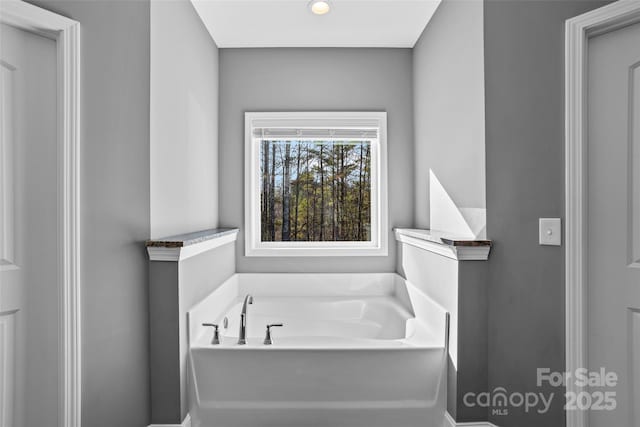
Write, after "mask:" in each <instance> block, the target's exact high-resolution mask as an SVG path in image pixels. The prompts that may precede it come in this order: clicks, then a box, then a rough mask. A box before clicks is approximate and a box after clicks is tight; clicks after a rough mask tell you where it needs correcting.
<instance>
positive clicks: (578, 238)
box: [565, 0, 640, 427]
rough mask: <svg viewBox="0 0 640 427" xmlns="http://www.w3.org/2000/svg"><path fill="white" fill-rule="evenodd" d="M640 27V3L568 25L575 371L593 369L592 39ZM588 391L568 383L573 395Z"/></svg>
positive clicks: (570, 300) (580, 424)
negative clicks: (589, 208)
mask: <svg viewBox="0 0 640 427" xmlns="http://www.w3.org/2000/svg"><path fill="white" fill-rule="evenodd" d="M637 22H640V2H638V1H637V0H620V1H618V2H615V3H612V4H610V5H607V6H604V7H602V8H599V9H596V10H593V11H591V12H587V13H585V14H582V15H579V16H576V17H574V18H571V19H569V20H567V21H566V25H565V212H566V213H565V215H566V237H565V239H566V248H565V256H566V270H565V287H566V289H565V299H566V301H565V308H566V314H565V315H566V325H565V328H566V329H565V332H566V364H567V366H566V368H567V371H569V372H575V370H576V369H578V368H581V367H586V366H587V330H586V329H587V323H586V320H587V317H586V315H587V313H586V302H587V301H586V295H587V281H586V231H587V230H586V227H587V218H586V214H587V213H586V202H587V163H586V161H587V134H586V125H587V123H586V112H587V104H586V102H587V94H586V82H587V47H588V43H589V39H590V38H592V37H594V36H597V35H600V34H603V33H607V32H610V31H613V30H616V29H619V28H621V27H623V26H626V25H631V24H634V23H637ZM583 389H584V388H582V387H577V386H576V385H575V384H573V383H572V382H571V381H569V382H567V392H573V393H579V392H580V391H582V390H583ZM587 414H588V411H567V412H566V419H567V427H587V426H588V422H589V420H588V417H587Z"/></svg>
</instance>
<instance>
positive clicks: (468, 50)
mask: <svg viewBox="0 0 640 427" xmlns="http://www.w3.org/2000/svg"><path fill="white" fill-rule="evenodd" d="M483 7H484V6H483V3H482V2H481V1H475V0H471V1H469V0H464V1H458V0H444V1H443V2H442V3H441V4H440V6H439V7H438V10H436V13H435V14H434V16H433V18H431V21H429V24H428V25H427V27H426V29H425V30H424V32H423V33H422V36H421V37H420V39H419V40H418V43H416V45H415V47H414V49H413V89H414V95H413V97H414V98H413V99H414V101H413V103H414V113H415V118H414V120H415V121H414V129H415V158H414V161H415V164H416V166H415V206H414V208H415V219H416V221H415V226H416V227H420V228H429V225H430V224H429V209H430V206H429V169H432V170H433V172H434V173H435V175H436V176H437V177H438V179H439V180H440V182H441V183H442V185H443V187H444V188H445V190H447V192H448V193H449V195H450V196H451V198H452V199H453V201H454V202H455V203H456V205H457V206H458V207H462V208H481V209H482V208H485V141H484V138H485V135H484V133H485V132H484V55H483V51H484V50H483Z"/></svg>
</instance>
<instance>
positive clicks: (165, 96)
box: [150, 0, 218, 239]
mask: <svg viewBox="0 0 640 427" xmlns="http://www.w3.org/2000/svg"><path fill="white" fill-rule="evenodd" d="M150 7H151V37H150V44H151V76H150V79H151V113H150V120H151V125H150V127H151V135H150V137H151V142H150V144H151V238H153V239H155V238H161V237H165V236H169V235H173V234H181V233H187V232H192V231H197V230H204V229H208V228H215V227H217V225H218V170H217V167H216V166H217V164H218V48H217V47H216V45H215V43H214V42H213V39H212V38H211V36H210V35H209V33H208V31H207V30H206V29H205V27H204V25H203V23H202V21H201V20H200V18H199V17H198V15H197V13H196V11H195V9H194V8H193V5H192V3H191V2H190V1H189V0H171V1H153V2H151V6H150Z"/></svg>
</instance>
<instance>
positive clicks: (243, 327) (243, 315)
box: [238, 294, 253, 345]
mask: <svg viewBox="0 0 640 427" xmlns="http://www.w3.org/2000/svg"><path fill="white" fill-rule="evenodd" d="M249 304H253V297H252V296H251V295H250V294H247V295H246V296H245V297H244V303H242V311H241V312H240V332H239V333H238V344H241V345H244V344H246V343H247V305H249Z"/></svg>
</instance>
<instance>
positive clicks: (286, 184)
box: [282, 143, 291, 242]
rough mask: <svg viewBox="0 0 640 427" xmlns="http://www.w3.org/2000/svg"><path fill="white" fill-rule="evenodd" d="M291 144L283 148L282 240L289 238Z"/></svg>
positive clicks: (285, 240)
mask: <svg viewBox="0 0 640 427" xmlns="http://www.w3.org/2000/svg"><path fill="white" fill-rule="evenodd" d="M290 211H291V144H290V143H287V144H286V145H285V149H284V167H283V168H282V241H283V242H288V241H289V240H291V222H290V215H289V213H290Z"/></svg>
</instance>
